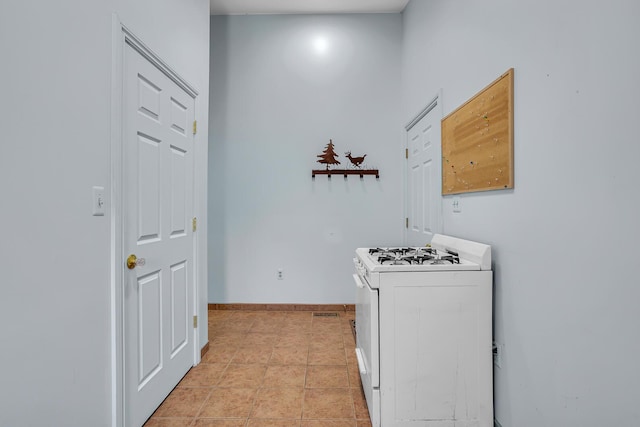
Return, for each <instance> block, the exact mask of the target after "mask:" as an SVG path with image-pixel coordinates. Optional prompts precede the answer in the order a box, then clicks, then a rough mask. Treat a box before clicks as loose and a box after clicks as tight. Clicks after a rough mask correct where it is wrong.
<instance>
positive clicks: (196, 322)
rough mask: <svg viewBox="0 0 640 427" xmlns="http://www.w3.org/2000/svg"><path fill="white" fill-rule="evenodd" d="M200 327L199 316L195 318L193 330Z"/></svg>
mask: <svg viewBox="0 0 640 427" xmlns="http://www.w3.org/2000/svg"><path fill="white" fill-rule="evenodd" d="M197 327H198V316H193V329H195V328H197Z"/></svg>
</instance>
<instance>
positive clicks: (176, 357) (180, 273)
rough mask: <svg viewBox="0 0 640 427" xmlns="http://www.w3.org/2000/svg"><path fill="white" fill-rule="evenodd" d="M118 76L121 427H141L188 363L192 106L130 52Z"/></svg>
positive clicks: (190, 335)
mask: <svg viewBox="0 0 640 427" xmlns="http://www.w3.org/2000/svg"><path fill="white" fill-rule="evenodd" d="M123 71H124V79H123V84H124V88H123V92H124V94H123V102H124V111H123V116H124V117H123V152H122V154H123V193H124V194H123V203H124V206H123V232H124V236H123V242H124V243H123V245H124V248H123V249H124V253H125V254H126V255H125V256H127V255H129V254H134V255H135V256H136V257H137V259H138V261H137V265H136V266H135V267H133V268H131V269H129V268H128V267H127V266H126V262H125V263H123V268H124V280H123V286H124V289H123V297H124V313H123V317H124V320H123V322H124V323H123V326H124V327H123V329H124V364H125V367H124V376H125V379H124V388H125V390H124V392H125V422H126V425H127V426H140V425H142V424H143V423H144V421H145V420H146V419H147V418H148V417H149V416H150V415H151V414H152V413H153V411H154V410H155V409H156V408H157V407H158V406H159V405H160V403H161V402H162V400H163V399H164V398H165V397H166V396H167V395H168V394H169V392H170V391H171V390H172V389H173V387H174V386H175V385H176V384H177V383H178V382H179V381H180V379H181V378H182V377H183V376H184V374H185V373H186V372H187V371H188V370H189V368H190V367H191V366H192V365H193V362H194V345H193V339H194V334H193V320H192V319H193V314H194V308H193V292H194V286H193V284H194V283H193V281H194V276H193V231H192V229H191V219H192V217H193V185H194V182H193V179H194V178H193V177H194V174H193V167H194V158H193V143H194V136H193V132H192V131H191V126H192V124H193V121H194V106H195V100H194V98H193V97H192V96H190V95H189V94H187V93H186V92H185V91H184V90H183V89H181V88H180V87H179V86H178V85H177V84H176V83H174V81H173V80H171V79H170V78H169V77H168V76H167V75H165V74H164V73H163V72H162V71H161V70H160V69H159V68H157V67H156V66H155V65H153V64H152V63H151V62H149V61H148V60H147V59H146V58H145V57H144V56H142V55H141V54H140V53H139V52H138V51H137V50H136V49H134V48H133V47H132V46H130V45H128V44H127V45H126V47H125V52H124V68H123Z"/></svg>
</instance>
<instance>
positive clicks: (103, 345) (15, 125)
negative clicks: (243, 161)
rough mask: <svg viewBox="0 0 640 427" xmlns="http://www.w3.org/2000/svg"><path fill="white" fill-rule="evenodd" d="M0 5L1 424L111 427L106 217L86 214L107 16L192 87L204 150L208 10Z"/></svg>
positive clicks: (102, 120)
mask: <svg viewBox="0 0 640 427" xmlns="http://www.w3.org/2000/svg"><path fill="white" fill-rule="evenodd" d="M2 7H3V10H2V14H0V53H1V57H2V65H1V66H0V88H1V90H0V92H1V93H2V102H1V103H0V125H1V126H0V127H1V129H2V134H1V136H0V139H1V148H2V150H1V153H0V200H1V203H2V205H1V208H0V221H1V224H2V238H1V239H0V263H1V266H2V269H1V271H2V276H1V277H0V289H1V292H2V294H1V296H0V331H1V333H0V337H1V340H2V344H1V345H2V351H0V425H2V426H51V425H65V426H88V425H92V426H98V425H101V426H106V425H110V424H111V329H110V322H111V317H110V316H111V306H110V295H111V289H110V286H111V285H110V275H111V271H110V254H111V251H110V224H111V221H112V218H111V216H110V215H106V216H104V217H93V216H91V198H90V196H91V187H92V186H94V185H99V186H103V187H105V189H106V194H109V193H110V190H111V188H110V138H111V135H110V131H111V122H110V108H111V93H110V91H111V59H112V57H111V55H112V53H111V52H112V50H111V43H112V13H113V12H115V13H117V14H118V16H119V17H120V19H121V21H122V22H123V23H124V24H125V25H127V26H128V27H129V28H130V29H131V30H132V31H133V32H134V33H135V34H137V35H138V36H139V37H140V38H141V39H142V40H143V41H144V42H145V43H147V44H148V45H149V46H150V47H151V48H152V49H153V50H155V51H156V52H157V53H158V54H159V55H160V56H161V57H162V58H163V59H164V60H165V61H166V62H167V63H168V64H170V65H171V66H172V67H173V68H174V69H175V70H176V71H177V72H178V73H179V74H181V75H182V76H183V77H184V78H185V79H186V80H188V81H189V82H190V83H192V84H193V85H194V86H195V87H196V88H197V89H198V90H199V91H200V99H199V102H198V105H197V115H198V119H199V120H200V122H201V124H202V126H201V129H202V131H203V135H202V140H203V141H206V140H207V120H208V114H207V105H208V54H209V46H208V26H209V16H208V10H209V9H208V7H209V6H208V2H207V1H206V0H189V1H184V0H165V1H163V2H161V3H157V2H154V1H151V0H144V1H136V2H129V1H125V0H111V1H104V2H85V1H80V0H62V1H56V2H49V1H36V2H22V1H17V0H15V1H13V0H12V1H8V2H3V6H2ZM152 7H153V9H151V8H152ZM199 150H200V156H201V159H206V157H207V149H206V144H201V148H200V149H199ZM198 167H199V172H198V173H199V174H200V177H204V176H206V161H203V160H200V163H199V166H198ZM201 181H203V180H202V179H201ZM203 185H204V184H203ZM199 191H200V192H201V194H202V195H204V192H205V191H206V189H205V188H203V187H201V188H200V190H199ZM201 198H203V197H202V196H201ZM108 206H110V201H108ZM200 212H201V214H200V215H201V216H203V217H204V216H205V215H206V211H205V205H204V198H203V204H202V206H200ZM203 222H204V221H203ZM205 232H206V231H205ZM200 251H201V252H200V254H201V256H205V257H206V245H204V239H202V243H201V244H200ZM201 265H203V266H206V265H205V264H204V263H201ZM205 274H206V269H204V270H202V271H201V272H200V275H201V277H200V280H201V283H203V284H204V283H205V281H206V280H205V277H206V276H205ZM205 303H206V287H203V288H202V289H201V304H200V305H201V307H204V304H205ZM205 324H206V322H205ZM202 333H203V337H204V340H205V341H203V343H204V342H206V335H207V334H206V326H205V327H204V330H203V331H202Z"/></svg>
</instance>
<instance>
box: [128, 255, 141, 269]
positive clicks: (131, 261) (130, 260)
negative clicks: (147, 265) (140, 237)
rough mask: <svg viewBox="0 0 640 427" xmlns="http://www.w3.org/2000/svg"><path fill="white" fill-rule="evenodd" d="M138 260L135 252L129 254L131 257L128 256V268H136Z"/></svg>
mask: <svg viewBox="0 0 640 427" xmlns="http://www.w3.org/2000/svg"><path fill="white" fill-rule="evenodd" d="M137 261H138V257H136V256H135V255H134V254H131V255H129V258H127V268H128V269H129V270H133V269H134V268H136V265H138V263H137Z"/></svg>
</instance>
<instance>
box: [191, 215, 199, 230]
mask: <svg viewBox="0 0 640 427" xmlns="http://www.w3.org/2000/svg"><path fill="white" fill-rule="evenodd" d="M191 229H192V230H193V231H196V230H197V229H198V218H196V217H195V216H194V217H193V219H192V220H191Z"/></svg>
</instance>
